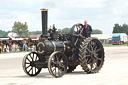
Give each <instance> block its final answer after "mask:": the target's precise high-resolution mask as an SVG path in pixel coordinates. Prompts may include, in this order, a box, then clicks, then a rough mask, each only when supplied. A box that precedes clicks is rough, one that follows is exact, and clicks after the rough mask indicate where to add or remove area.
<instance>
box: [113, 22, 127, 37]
mask: <svg viewBox="0 0 128 85" xmlns="http://www.w3.org/2000/svg"><path fill="white" fill-rule="evenodd" d="M113 33H126V34H127V35H128V25H127V24H125V23H124V24H123V25H119V24H118V23H116V24H115V25H114V27H113Z"/></svg>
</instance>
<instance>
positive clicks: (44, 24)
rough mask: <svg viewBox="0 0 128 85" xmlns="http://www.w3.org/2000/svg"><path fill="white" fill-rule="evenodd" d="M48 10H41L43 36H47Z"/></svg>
mask: <svg viewBox="0 0 128 85" xmlns="http://www.w3.org/2000/svg"><path fill="white" fill-rule="evenodd" d="M47 12H48V9H41V17H42V35H43V36H45V35H47V21H48V20H47V17H48V16H47V14H48V13H47Z"/></svg>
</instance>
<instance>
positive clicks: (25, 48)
mask: <svg viewBox="0 0 128 85" xmlns="http://www.w3.org/2000/svg"><path fill="white" fill-rule="evenodd" d="M27 48H28V46H27V44H26V43H24V45H23V49H24V51H27Z"/></svg>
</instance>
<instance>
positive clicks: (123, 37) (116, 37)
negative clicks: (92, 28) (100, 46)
mask: <svg viewBox="0 0 128 85" xmlns="http://www.w3.org/2000/svg"><path fill="white" fill-rule="evenodd" d="M127 41H128V36H127V34H126V33H116V34H113V35H112V44H113V45H121V44H125V43H126V42H127Z"/></svg>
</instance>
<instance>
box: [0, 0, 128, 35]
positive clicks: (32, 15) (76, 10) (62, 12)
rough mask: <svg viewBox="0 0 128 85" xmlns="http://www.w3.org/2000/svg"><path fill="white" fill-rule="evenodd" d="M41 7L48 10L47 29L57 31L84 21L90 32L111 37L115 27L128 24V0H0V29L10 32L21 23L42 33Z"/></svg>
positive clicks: (31, 29) (30, 29)
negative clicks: (90, 27)
mask: <svg viewBox="0 0 128 85" xmlns="http://www.w3.org/2000/svg"><path fill="white" fill-rule="evenodd" d="M42 8H46V9H48V27H50V26H51V25H53V24H55V26H56V28H57V29H62V28H65V27H72V26H73V25H74V24H77V23H82V24H84V20H87V21H88V24H90V25H91V26H92V29H99V30H101V31H102V32H103V34H111V33H112V31H113V26H114V24H116V23H119V24H120V25H122V24H124V23H126V24H128V0H0V30H4V31H9V30H10V31H11V30H12V26H13V25H14V22H15V21H20V22H22V23H24V22H27V24H28V30H29V31H36V30H39V31H41V11H40V9H42Z"/></svg>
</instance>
